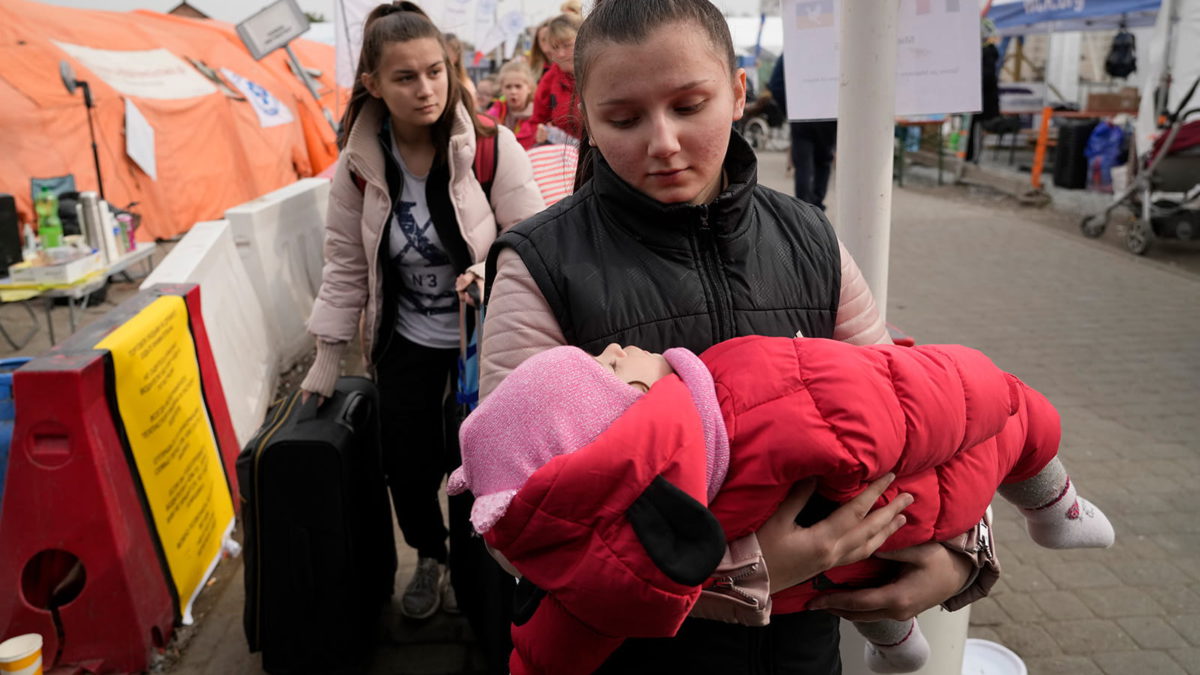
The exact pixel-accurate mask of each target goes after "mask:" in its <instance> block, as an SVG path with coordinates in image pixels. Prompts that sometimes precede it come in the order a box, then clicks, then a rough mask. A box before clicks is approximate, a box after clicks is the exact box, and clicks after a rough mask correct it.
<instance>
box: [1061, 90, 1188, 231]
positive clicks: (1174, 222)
mask: <svg viewBox="0 0 1200 675" xmlns="http://www.w3.org/2000/svg"><path fill="white" fill-rule="evenodd" d="M1197 84H1200V78H1197V80H1196V81H1195V82H1193V83H1192V87H1191V88H1190V89H1188V92H1187V94H1186V95H1185V96H1184V97H1183V99H1182V100H1181V101H1180V102H1179V106H1178V107H1177V108H1176V109H1175V112H1174V113H1168V115H1167V126H1166V127H1165V128H1164V129H1162V130H1161V132H1160V133H1159V135H1158V137H1157V138H1156V139H1155V140H1154V144H1153V146H1152V147H1151V148H1150V151H1149V152H1147V153H1146V154H1145V155H1144V156H1142V157H1139V158H1138V161H1136V162H1131V168H1130V171H1131V174H1132V175H1131V176H1130V181H1129V186H1128V187H1126V188H1125V189H1124V190H1123V191H1122V192H1121V193H1120V194H1118V195H1116V196H1115V197H1114V198H1113V202H1112V203H1111V204H1110V205H1109V206H1108V208H1106V209H1104V211H1103V212H1102V213H1096V214H1092V215H1090V216H1085V217H1084V219H1083V221H1082V222H1081V223H1080V225H1079V227H1080V229H1081V230H1083V234H1084V236H1087V237H1099V236H1100V235H1102V234H1104V228H1105V226H1106V225H1107V224H1108V218H1109V215H1111V214H1112V212H1113V211H1115V210H1116V209H1118V208H1120V207H1122V206H1124V207H1126V208H1128V209H1129V210H1130V211H1131V212H1132V213H1133V216H1134V217H1135V218H1136V219H1137V220H1135V221H1134V222H1133V223H1132V224H1131V225H1130V226H1129V229H1128V231H1127V232H1126V233H1125V247H1126V248H1128V249H1129V250H1130V251H1132V252H1133V253H1135V254H1136V255H1142V254H1144V253H1145V252H1146V250H1147V249H1149V248H1150V242H1151V241H1153V240H1154V238H1155V237H1158V238H1161V239H1179V240H1183V241H1194V240H1200V119H1197V120H1196V121H1192V122H1188V118H1189V117H1193V116H1196V117H1200V108H1192V109H1190V110H1189V109H1188V108H1187V105H1188V103H1189V102H1190V101H1191V99H1192V95H1193V94H1195V93H1196V86H1197Z"/></svg>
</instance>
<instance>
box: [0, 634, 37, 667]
mask: <svg viewBox="0 0 1200 675" xmlns="http://www.w3.org/2000/svg"><path fill="white" fill-rule="evenodd" d="M0 674H3V675H42V636H41V635H38V634H37V633H26V634H25V635H18V636H17V637H14V638H9V639H7V640H5V641H4V642H0Z"/></svg>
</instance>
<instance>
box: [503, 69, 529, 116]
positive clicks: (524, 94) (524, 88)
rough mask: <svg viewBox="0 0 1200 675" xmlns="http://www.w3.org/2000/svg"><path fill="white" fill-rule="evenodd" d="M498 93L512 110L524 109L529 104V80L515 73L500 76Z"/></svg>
mask: <svg viewBox="0 0 1200 675" xmlns="http://www.w3.org/2000/svg"><path fill="white" fill-rule="evenodd" d="M500 93H502V94H504V100H505V101H506V102H508V107H510V108H512V109H513V110H524V109H525V108H527V107H528V106H529V93H530V87H529V80H527V79H526V78H524V77H522V76H521V75H518V74H515V73H509V74H507V75H505V76H504V77H502V78H500Z"/></svg>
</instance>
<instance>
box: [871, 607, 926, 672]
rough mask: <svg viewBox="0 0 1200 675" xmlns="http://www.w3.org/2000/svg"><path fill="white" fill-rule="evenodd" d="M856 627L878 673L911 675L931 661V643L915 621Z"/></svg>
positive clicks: (872, 623) (888, 622)
mask: <svg viewBox="0 0 1200 675" xmlns="http://www.w3.org/2000/svg"><path fill="white" fill-rule="evenodd" d="M854 627H855V629H857V630H858V632H859V634H860V635H862V636H863V637H864V638H866V640H867V646H866V648H865V649H864V654H863V656H864V658H866V660H867V667H868V668H870V669H871V670H872V671H874V672H876V673H911V672H913V671H914V670H919V669H920V668H921V666H923V665H925V661H926V660H927V659H928V658H929V643H928V642H926V641H925V636H924V635H923V634H922V633H921V627H920V625H919V624H917V620H916V619H909V620H908V621H890V620H886V619H885V620H883V621H863V622H856V623H855V624H854Z"/></svg>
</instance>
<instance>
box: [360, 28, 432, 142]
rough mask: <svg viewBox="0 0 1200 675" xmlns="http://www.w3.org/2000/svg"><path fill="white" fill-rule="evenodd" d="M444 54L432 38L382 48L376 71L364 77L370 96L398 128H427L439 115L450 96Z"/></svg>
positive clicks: (397, 43) (391, 44)
mask: <svg viewBox="0 0 1200 675" xmlns="http://www.w3.org/2000/svg"><path fill="white" fill-rule="evenodd" d="M445 58H446V55H445V53H443V52H442V45H441V43H440V42H439V41H438V40H436V39H434V38H419V39H416V40H409V41H408V42H390V43H388V44H387V45H385V46H384V48H383V54H382V56H381V58H380V59H379V68H378V69H377V70H376V71H375V73H371V74H367V75H363V84H364V85H365V86H366V88H367V91H368V92H370V93H371V95H372V96H374V97H376V98H379V99H382V100H383V102H384V103H385V104H386V105H387V108H388V112H390V113H391V115H392V123H393V124H395V125H397V126H398V127H401V128H408V129H412V128H416V127H427V126H430V125H432V124H433V123H434V122H436V121H437V119H438V118H439V117H441V116H442V111H443V110H445V109H446V99H447V97H448V96H449V88H450V85H449V81H448V79H447V75H446V62H445Z"/></svg>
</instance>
